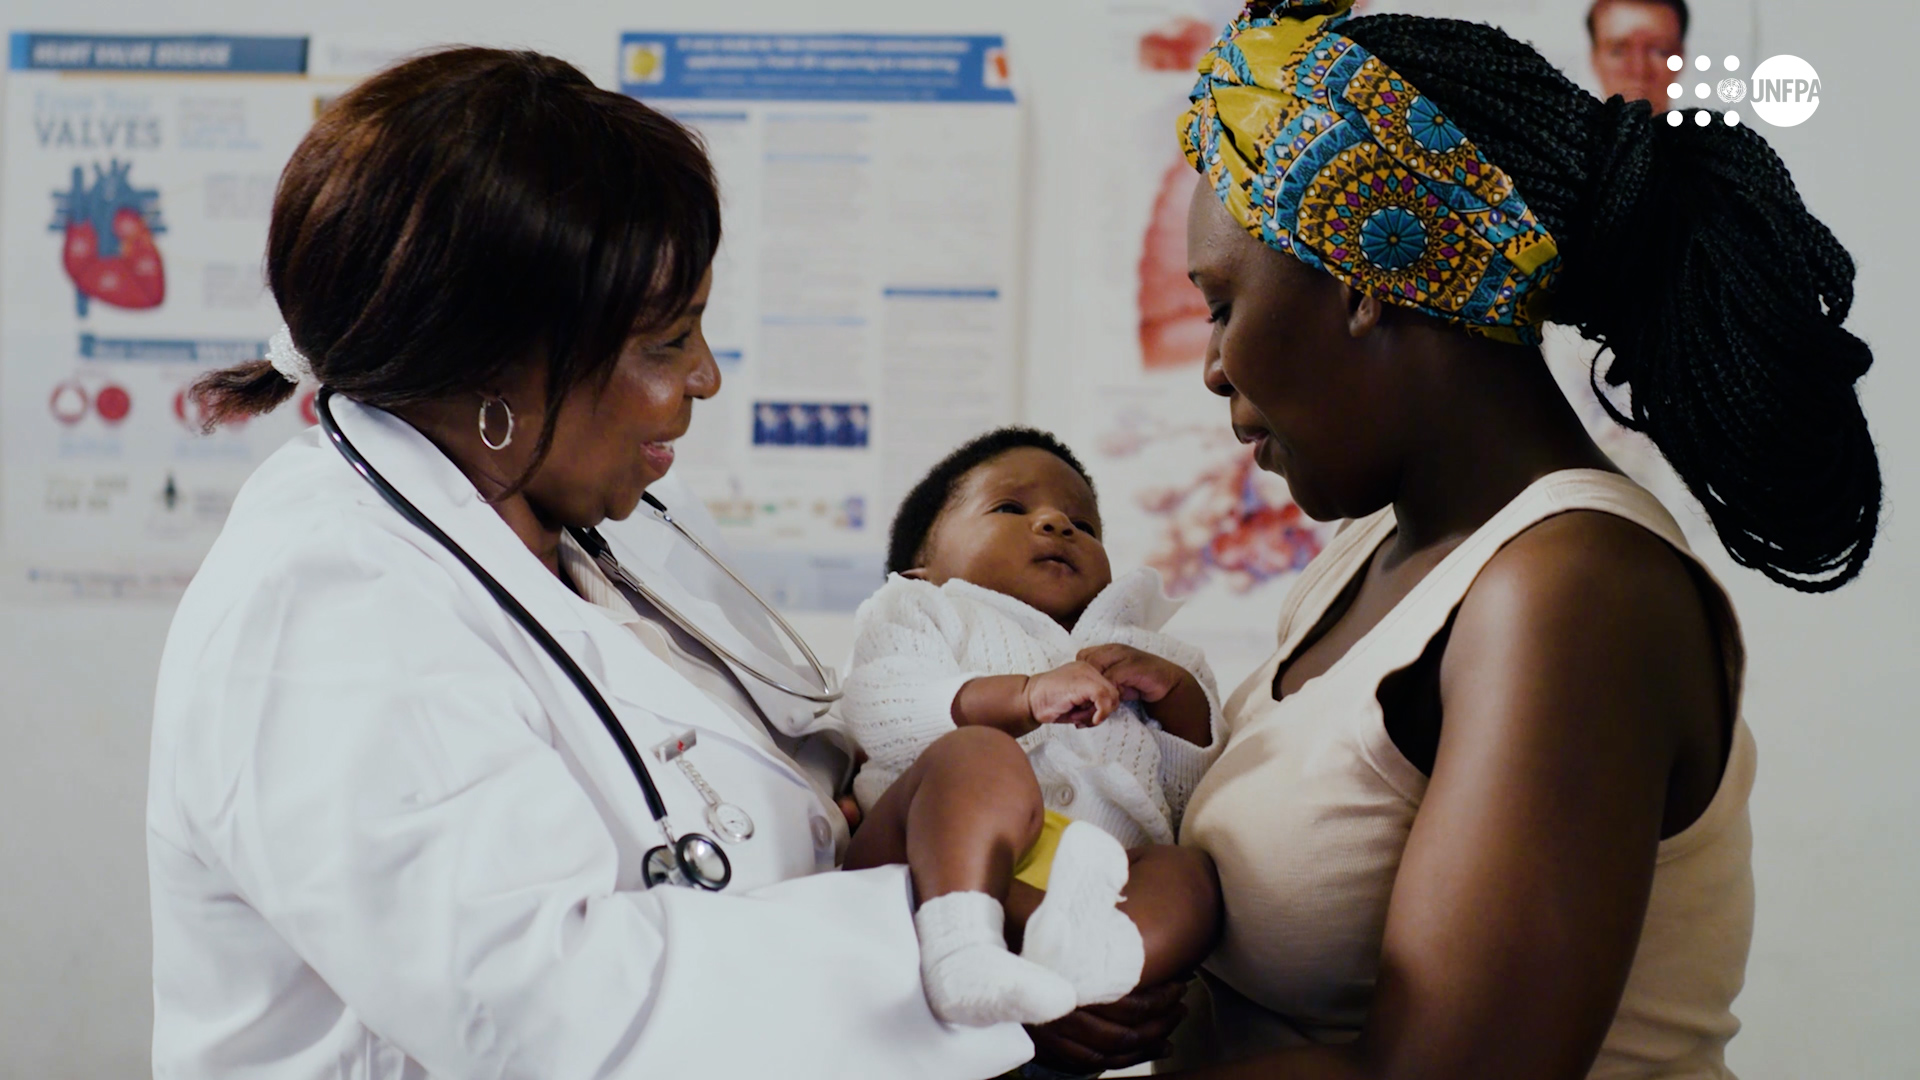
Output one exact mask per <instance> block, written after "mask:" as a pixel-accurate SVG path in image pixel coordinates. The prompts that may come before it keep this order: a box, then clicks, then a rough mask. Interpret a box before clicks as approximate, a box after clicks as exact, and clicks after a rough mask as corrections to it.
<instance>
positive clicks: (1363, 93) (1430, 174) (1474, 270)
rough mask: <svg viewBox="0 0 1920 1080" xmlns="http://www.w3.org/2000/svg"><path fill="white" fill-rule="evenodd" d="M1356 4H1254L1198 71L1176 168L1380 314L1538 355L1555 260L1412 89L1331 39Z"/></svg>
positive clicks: (1487, 172) (1529, 221)
mask: <svg viewBox="0 0 1920 1080" xmlns="http://www.w3.org/2000/svg"><path fill="white" fill-rule="evenodd" d="M1351 6H1352V0H1332V2H1325V0H1323V2H1319V3H1309V2H1303V0H1253V2H1252V3H1249V4H1248V5H1247V7H1246V9H1245V10H1243V11H1242V12H1241V13H1240V16H1239V17H1238V18H1237V19H1235V20H1234V21H1233V22H1232V23H1230V24H1229V25H1228V26H1227V28H1226V30H1225V31H1224V32H1222V34H1221V36H1220V40H1219V41H1217V42H1215V43H1214V45H1213V48H1211V49H1209V50H1208V51H1207V54H1206V55H1205V56H1203V57H1201V59H1200V81H1199V82H1198V83H1196V84H1194V88H1193V93H1192V95H1191V97H1192V100H1193V105H1192V106H1191V107H1189V108H1188V110H1187V112H1186V115H1185V116H1184V117H1183V118H1182V119H1181V122H1180V145H1181V149H1182V150H1183V151H1185V153H1186V155H1187V160H1188V161H1189V162H1191V163H1192V164H1193V167H1194V168H1196V169H1198V170H1200V172H1201V173H1202V174H1203V175H1205V176H1206V178H1207V180H1208V181H1209V183H1211V185H1212V187H1213V191H1214V194H1215V195H1217V196H1219V198H1220V201H1221V202H1222V203H1224V204H1225V205H1226V207H1227V210H1228V211H1229V212H1230V213H1231V214H1232V215H1233V216H1234V218H1235V220H1237V221H1239V222H1240V224H1241V225H1242V226H1243V227H1245V228H1246V230H1247V231H1248V232H1249V233H1252V234H1253V236H1254V238H1255V239H1257V240H1260V241H1261V242H1263V243H1265V244H1267V245H1268V246H1269V247H1272V248H1274V249H1276V250H1279V251H1284V252H1287V253H1289V254H1291V255H1293V256H1295V257H1296V258H1298V259H1300V260H1301V261H1302V262H1304V263H1306V264H1307V265H1309V266H1313V267H1318V268H1319V269H1322V270H1324V271H1326V272H1327V273H1329V274H1332V275H1333V276H1334V277H1336V278H1338V279H1339V280H1341V281H1343V282H1346V283H1347V284H1348V285H1350V286H1352V287H1353V288H1355V289H1359V290H1362V291H1364V292H1367V293H1369V294H1371V295H1373V296H1376V297H1378V298H1380V299H1381V300H1384V301H1386V302H1388V303H1391V304H1397V305H1399V306H1402V307H1410V308H1414V309H1415V310H1418V311H1424V312H1426V313H1427V314H1429V315H1434V316H1437V317H1439V318H1441V319H1444V320H1446V321H1448V322H1450V323H1455V324H1458V325H1460V326H1462V327H1464V328H1466V329H1467V330H1469V331H1471V332H1473V333H1476V334H1481V335H1483V336H1486V337H1490V338H1495V339H1497V340H1501V341H1508V342H1527V343H1538V342H1539V340H1540V322H1541V318H1542V316H1543V309H1544V307H1545V305H1544V303H1543V302H1542V301H1543V300H1544V297H1545V295H1546V292H1547V290H1548V288H1549V287H1550V286H1551V284H1552V282H1553V277H1554V274H1555V273H1556V271H1557V270H1558V269H1559V266H1560V258H1559V249H1558V247H1557V246H1556V245H1555V244H1554V241H1553V237H1552V236H1551V235H1549V234H1548V232H1547V230H1546V228H1545V227H1544V226H1543V225H1541V224H1540V222H1539V221H1537V220H1535V219H1534V216H1533V212H1532V211H1531V210H1529V209H1528V208H1527V204H1526V200H1524V199H1522V198H1521V197H1520V193H1519V192H1518V191H1516V190H1514V186H1513V181H1512V180H1510V179H1509V178H1508V177H1507V175H1506V174H1505V173H1503V172H1501V171H1500V170H1499V169H1498V168H1496V167H1495V166H1494V165H1493V164H1492V163H1490V162H1488V161H1487V160H1486V159H1485V158H1484V157H1482V156H1481V155H1480V151H1479V150H1478V149H1476V148H1475V147H1474V145H1473V143H1472V142H1471V141H1469V140H1468V139H1467V137H1466V136H1465V135H1463V134H1462V133H1461V131H1460V129H1459V128H1457V127H1455V126H1454V125H1453V124H1452V123H1451V122H1450V121H1449V120H1448V119H1447V118H1446V116H1445V115H1444V114H1443V113H1442V112H1441V111H1440V109H1439V107H1438V106H1437V105H1435V104H1434V102H1433V101H1432V100H1430V99H1429V98H1427V97H1425V96H1424V95H1422V94H1421V93H1420V90H1419V88H1418V87H1415V86H1414V85H1413V84H1412V83H1409V82H1408V81H1407V80H1406V79H1404V78H1402V77H1401V76H1400V75H1399V74H1398V73H1397V72H1395V71H1394V70H1393V69H1392V68H1390V67H1388V66H1387V65H1386V64H1385V63H1383V62H1382V61H1381V60H1380V58H1379V57H1376V56H1374V55H1373V54H1371V53H1369V52H1368V51H1367V50H1365V49H1363V48H1361V47H1360V46H1359V45H1358V44H1356V43H1354V42H1353V41H1352V40H1350V39H1348V38H1346V37H1344V36H1342V35H1341V34H1340V32H1339V27H1340V24H1341V23H1343V22H1345V21H1346V18H1347V12H1348V10H1349V8H1350V7H1351Z"/></svg>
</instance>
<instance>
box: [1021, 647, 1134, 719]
mask: <svg viewBox="0 0 1920 1080" xmlns="http://www.w3.org/2000/svg"><path fill="white" fill-rule="evenodd" d="M1119 707H1120V691H1119V690H1118V689H1116V688H1115V687H1114V685H1113V683H1111V682H1109V681H1108V680H1107V677H1106V676H1104V675H1102V674H1100V672H1099V670H1098V669H1096V668H1095V667H1094V666H1093V665H1092V664H1089V663H1086V662H1085V661H1082V660H1075V661H1073V662H1072V663H1068V664H1062V665H1060V666H1059V667H1057V668H1054V669H1053V670H1052V671H1043V672H1041V673H1040V674H1038V675H1033V676H1030V677H1029V678H1028V679H1027V711H1028V712H1029V713H1031V714H1032V715H1033V722H1034V723H1036V724H1073V725H1075V726H1077V727H1092V726H1094V725H1095V724H1098V723H1100V722H1101V721H1102V720H1105V719H1106V718H1107V717H1108V716H1110V715H1112V713H1113V710H1115V709H1117V708H1119Z"/></svg>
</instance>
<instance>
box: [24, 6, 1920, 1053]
mask: <svg viewBox="0 0 1920 1080" xmlns="http://www.w3.org/2000/svg"><path fill="white" fill-rule="evenodd" d="M1531 2H1537V3H1541V4H1565V5H1566V6H1567V7H1568V8H1569V10H1570V11H1573V12H1575V13H1576V15H1577V12H1578V10H1579V6H1580V5H1581V4H1582V3H1584V0H1531ZM1760 8H1761V50H1760V55H1762V56H1765V55H1768V54H1771V53H1775V52H1792V53H1795V54H1797V55H1800V56H1803V57H1805V58H1807V59H1809V60H1810V61H1812V62H1813V63H1814V65H1815V66H1816V67H1817V68H1819V69H1820V71H1821V73H1822V75H1823V76H1824V79H1823V90H1824V95H1823V102H1824V103H1823V105H1822V107H1821V111H1820V112H1819V113H1818V114H1817V115H1816V116H1815V117H1814V118H1813V120H1812V121H1810V122H1809V123H1807V124H1806V125H1804V126H1803V127H1801V128H1798V129H1793V130H1789V131H1781V132H1777V133H1774V134H1772V135H1771V137H1772V139H1773V142H1774V144H1775V146H1777V147H1778V148H1779V149H1780V152H1781V153H1782V155H1783V156H1784V157H1785V158H1786V160H1787V162H1788V164H1789V165H1790V166H1791V167H1792V168H1793V170H1794V175H1795V178H1796V179H1797V181H1798V182H1799V185H1800V189H1801V191H1802V193H1803V194H1804V195H1805V197H1806V199H1807V201H1808V202H1809V203H1810V204H1811V205H1812V206H1813V208H1814V209H1815V211H1816V212H1817V213H1819V214H1820V215H1821V216H1822V217H1823V218H1825V220H1826V221H1827V222H1828V223H1829V224H1830V225H1831V226H1832V227H1833V229H1834V231H1835V232H1836V233H1837V234H1838V235H1839V237H1840V239H1841V240H1842V241H1843V242H1844V243H1846V244H1847V245H1848V246H1849V248H1850V249H1851V250H1852V251H1853V253H1854V255H1855V257H1856V258H1857V259H1858V261H1859V265H1860V291H1859V299H1858V302H1857V303H1856V306H1855V309H1854V316H1853V319H1852V321H1851V323H1850V325H1851V326H1852V327H1853V328H1854V329H1855V330H1856V332H1858V333H1860V334H1861V335H1862V336H1864V337H1865V338H1867V340H1869V341H1870V342H1872V343H1874V344H1875V345H1876V346H1877V347H1878V349H1879V365H1878V366H1877V367H1876V369H1875V370H1874V372H1873V373H1872V374H1871V375H1870V376H1869V377H1868V378H1867V380H1866V381H1865V383H1864V387H1865V400H1866V405H1867V411H1868V414H1869V417H1870V419H1871V421H1872V423H1873V426H1874V430H1875V432H1876V434H1877V435H1878V436H1879V438H1880V440H1881V462H1882V466H1883V468H1884V470H1885V473H1886V478H1887V497H1888V511H1887V514H1886V518H1885V521H1884V531H1883V532H1882V534H1881V539H1880V544H1879V547H1878V548H1877V551H1876V554H1875V558H1874V562H1873V564H1872V566H1871V567H1870V569H1869V570H1868V572H1867V574H1866V576H1865V577H1864V578H1863V579H1862V580H1861V581H1860V582H1858V583H1857V584H1855V585H1854V586H1852V587H1851V588H1849V589H1847V590H1845V591H1843V592H1841V593H1840V594H1838V595H1836V596H1829V597H1824V598H1806V597H1800V596H1797V595H1794V594H1790V593H1788V592H1786V591H1784V590H1781V589H1778V588H1775V587H1773V586H1770V585H1768V584H1767V583H1766V582H1764V581H1763V580H1762V579H1760V578H1759V577H1758V576H1756V575H1753V574H1751V573H1748V572H1745V571H1740V570H1737V569H1733V568H1726V569H1724V570H1723V576H1724V577H1725V578H1726V579H1727V580H1728V582H1729V583H1730V584H1731V586H1732V588H1733V592H1734V597H1735V601H1736V603H1737V604H1738V605H1739V608H1740V612H1741V615H1742V617H1743V618H1744V620H1745V623H1746V627H1747V633H1748V639H1749V645H1750V648H1751V652H1752V675H1751V680H1750V682H1749V687H1748V696H1747V713H1748V717H1749V720H1750V721H1751V723H1752V725H1753V727H1754V729H1755V731H1756V733H1757V735H1758V738H1759V741H1760V747H1761V765H1760V780H1759V787H1758V790H1757V792H1756V793H1755V795H1754V801H1753V809H1754V825H1755V832H1756V836H1757V839H1756V854H1755V868H1756V875H1757V877H1758V884H1759V890H1760V908H1759V924H1758V929H1757V935H1756V939H1755V942H1754V949H1753V959H1752V963H1751V966H1750V969H1749V979H1748V989H1747V992H1746V994H1745V995H1744V996H1743V997H1742V999H1741V1001H1740V1004H1739V1007H1738V1011H1739V1012H1740V1014H1741V1015H1742V1017H1743V1018H1744V1019H1745V1022H1746V1030H1745V1032H1744V1033H1743V1034H1742V1035H1741V1036H1740V1037H1739V1038H1738V1039H1737V1040H1735V1042H1734V1044H1733V1051H1732V1060H1733V1063H1734V1065H1735V1067H1736V1069H1737V1070H1738V1071H1739V1072H1740V1074H1741V1075H1742V1076H1743V1077H1746V1078H1747V1080H1784V1078H1790V1077H1828V1076H1832V1077H1892V1076H1916V1075H1920V1038H1916V1037H1915V1035H1916V1032H1915V1028H1916V1026H1917V1025H1916V1021H1920V919H1916V918H1915V916H1914V913H1913V912H1914V904H1915V901H1916V899H1920V895H1917V894H1920V843H1916V842H1915V840H1914V839H1913V837H1912V833H1911V831H1910V829H1911V826H1912V824H1913V823H1914V822H1915V820H1916V818H1917V817H1920V805H1916V801H1917V797H1916V795H1915V794H1914V793H1915V791H1916V790H1920V785H1916V784H1915V783H1914V782H1913V781H1912V780H1911V779H1910V778H1909V774H1911V773H1912V772H1914V771H1915V770H1916V768H1920V723H1916V722H1917V721H1920V709H1916V708H1915V706H1914V704H1913V698H1912V695H1913V685H1912V684H1913V679H1912V678H1911V677H1910V676H1908V675H1907V673H1909V672H1911V671H1913V670H1915V669H1916V665H1915V664H1914V663H1913V661H1912V659H1911V657H1912V654H1913V653H1914V652H1915V650H1916V646H1920V520H1916V518H1915V515H1916V514H1920V510H1914V509H1913V508H1914V507H1920V422H1916V420H1915V417H1916V416H1920V368H1916V365H1915V364H1914V363H1913V361H1912V358H1911V349H1909V348H1908V347H1907V345H1906V339H1905V337H1904V336H1903V335H1902V334H1901V333H1900V332H1899V331H1900V327H1901V326H1902V325H1903V323H1904V322H1905V318H1904V317H1905V315H1906V314H1907V311H1908V309H1909V307H1910V305H1911V302H1912V301H1911V299H1910V298H1911V297H1913V296H1914V295H1915V294H1916V293H1920V269H1917V268H1916V266H1915V263H1914V255H1913V253H1915V252H1920V213H1917V212H1916V210H1915V204H1914V201H1913V196H1912V194H1911V188H1912V179H1911V178H1912V177H1913V176H1914V175H1915V174H1916V166H1920V155H1917V154H1916V153H1915V151H1914V150H1913V148H1912V147H1911V145H1910V144H1909V143H1908V142H1907V141H1905V140H1906V139H1908V138H1909V137H1910V133H1911V132H1912V131H1913V130H1915V121H1914V117H1913V114H1912V112H1911V106H1910V104H1909V102H1910V101H1911V95H1910V94H1909V93H1907V92H1906V91H1907V89H1908V84H1909V82H1910V72H1911V70H1912V59H1911V57H1910V56H1909V55H1908V53H1909V52H1910V50H1911V49H1912V48H1913V47H1914V42H1915V41H1916V40H1920V34H1916V33H1915V31H1916V30H1920V16H1916V8H1915V5H1913V4H1912V3H1911V2H1910V0H1858V2H1855V3H1852V4H1848V5H1844V8H1843V9H1842V7H1841V6H1839V5H1816V4H1806V3H1802V2H1798V0H1760ZM1093 10H1094V9H1093V7H1092V5H1091V4H1087V5H1085V6H1082V4H1081V3H1080V2H1079V0H969V2H967V3H965V4H958V3H953V2H952V0H945V2H941V3H937V4H936V3H932V2H929V0H814V2H812V3H796V2H794V0H734V2H732V3H728V4H699V5H696V4H678V3H668V2H664V0H628V2H627V3H624V4H620V5H614V4H608V3H605V2H604V0H593V2H584V0H547V2H544V3H537V4H529V3H524V2H514V0H464V2H463V0H329V2H327V3H324V4H321V3H311V4H304V5H299V6H297V7H296V6H294V5H265V4H259V3H257V2H256V0H198V2H195V3H185V2H179V0H169V2H164V3H162V2H154V0H147V2H138V0H5V2H4V7H0V30H11V29H42V30H68V29H71V30H94V31H108V30H136V31H166V30H215V31H220V32H244V31H251V32H259V33H300V32H355V33H366V32H376V33H381V34H391V35H394V36H395V37H397V38H402V39H417V40H423V41H424V40H455V39H457V40H465V41H476V42H481V43H488V44H514V45H525V46H531V47H535V48H540V49H544V50H547V51H550V52H554V53H558V54H560V55H562V56H566V57H568V58H569V59H571V60H573V61H575V62H576V63H578V64H579V65H580V66H582V67H583V68H584V69H586V70H587V71H588V72H589V73H590V74H592V75H593V76H594V77H595V78H597V79H599V80H600V81H602V82H603V83H611V81H612V67H613V59H614V48H615V41H616V33H617V31H619V30H621V29H637V28H642V27H650V26H661V27H685V28H701V29H728V28H765V27H771V28H780V29H794V30H811V29H841V30H868V29H871V30H889V29H899V30H948V31H998V32H1004V33H1005V34H1007V36H1008V38H1009V43H1010V45H1011V47H1012V51H1013V55H1014V58H1015V61H1016V63H1017V64H1019V65H1021V66H1022V67H1023V68H1024V77H1025V84H1024V90H1025V93H1026V96H1027V101H1028V117H1029V120H1028V137H1027V145H1028V150H1029V160H1028V168H1029V173H1030V175H1031V180H1030V183H1029V188H1028V206H1027V214H1028V219H1029V222H1030V225H1031V229H1030V232H1029V236H1030V240H1029V245H1030V249H1029V253H1028V254H1029V258H1028V264H1027V279H1028V282H1029V287H1028V290H1027V295H1026V311H1027V331H1026V354H1027V356H1028V357H1030V358H1046V363H1044V364H1042V363H1030V366H1029V373H1028V380H1027V387H1028V394H1027V401H1028V418H1029V419H1030V420H1032V421H1034V422H1037V423H1040V424H1043V425H1057V426H1062V427H1064V426H1066V425H1065V420H1066V408H1067V406H1066V403H1065V401H1064V398H1063V395H1062V394H1061V393H1060V390H1061V389H1062V388H1063V387H1064V385H1065V380H1066V369H1067V360H1068V358H1069V357H1071V356H1072V354H1073V349H1074V347H1075V341H1074V335H1073V330H1072V321H1071V315H1070V312H1071V304H1072V299H1073V297H1072V285H1071V281H1072V279H1071V275H1072V273H1073V265H1072V261H1071V254H1070V253H1071V247H1072V234H1071V232H1070V229H1071V227H1072V224H1073V223H1074V222H1075V221H1076V220H1080V219H1081V217H1080V215H1078V214H1077V212H1076V211H1077V209H1078V207H1079V202H1078V200H1080V199H1084V198H1086V197H1089V196H1088V194H1087V192H1088V191H1089V188H1087V187H1078V188H1076V187H1074V186H1073V184H1072V181H1073V179H1074V174H1073V170H1074V167H1075V160H1074V157H1073V155H1072V154H1071V152H1070V148H1071V145H1072V137H1073V131H1074V115H1075V113H1076V112H1077V111H1078V110H1081V109H1086V108H1093V107H1097V102H1095V101H1093V100H1090V98H1089V97H1088V96H1087V95H1086V94H1085V92H1084V90H1082V88H1081V87H1080V86H1079V85H1077V83H1076V80H1075V77H1074V74H1073V72H1074V65H1073V63H1071V62H1069V59H1068V58H1071V57H1073V56H1074V55H1075V54H1074V50H1075V48H1076V44H1077V43H1078V42H1082V41H1085V40H1087V39H1086V38H1084V37H1082V36H1080V34H1081V26H1080V22H1079V20H1080V18H1081V17H1082V14H1083V13H1090V12H1092V11H1093ZM1840 10H1844V14H1843V15H1842V14H1837V12H1838V11H1840ZM1092 190H1097V186H1096V187H1095V188H1093V189H1092ZM168 615H169V613H168V612H167V611H166V610H162V609H157V608H154V607H125V606H118V607H112V606H99V607H60V608H55V607H37V608H25V607H0V1077H23V1078H24V1077H33V1078H35V1080H42V1078H44V1080H58V1078H63V1077H76V1078H87V1080H94V1078H101V1077H119V1076H134V1075H139V1074H142V1073H144V1072H145V1071H146V1047H147V1038H148V1028H149V1024H150V1020H151V1003H150V999H149V996H148V983H147V972H148V923H147V912H146V871H145V862H144V848H143V843H144V841H143V836H142V814H143V807H144V800H145V787H146V768H145V766H146V743H147V715H148V707H149V697H150V694H151V690H152V683H153V678H154V672H155V668H156V665H157V663H158V659H159V652H160V642H161V638H162V636H163V635H164V633H165V629H166V624H167V619H168ZM803 628H804V629H806V630H807V631H808V632H809V633H811V634H816V635H817V637H818V639H819V642H820V644H821V646H822V650H823V652H825V653H829V654H838V653H840V652H841V651H843V650H844V648H845V641H846V630H845V625H844V622H843V621H840V620H835V619H809V620H806V621H805V622H804V624H803Z"/></svg>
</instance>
